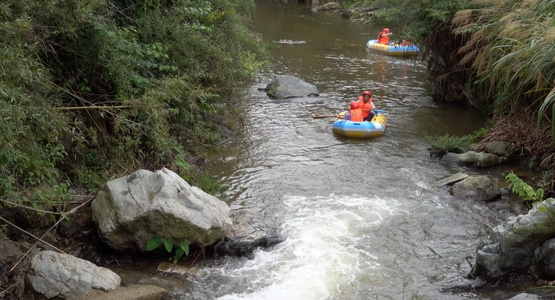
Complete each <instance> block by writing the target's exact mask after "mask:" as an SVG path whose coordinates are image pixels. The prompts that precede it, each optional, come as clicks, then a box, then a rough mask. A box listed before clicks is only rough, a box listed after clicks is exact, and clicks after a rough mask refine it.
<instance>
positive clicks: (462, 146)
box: [425, 134, 474, 156]
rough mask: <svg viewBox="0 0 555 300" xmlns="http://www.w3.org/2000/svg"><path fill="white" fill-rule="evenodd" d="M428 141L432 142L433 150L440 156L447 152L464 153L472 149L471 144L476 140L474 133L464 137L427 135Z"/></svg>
mask: <svg viewBox="0 0 555 300" xmlns="http://www.w3.org/2000/svg"><path fill="white" fill-rule="evenodd" d="M425 138H426V141H428V143H429V144H430V148H431V151H432V152H433V153H435V154H437V155H439V156H443V155H445V154H447V152H454V153H464V152H466V151H468V150H470V146H471V145H472V143H473V142H474V137H473V136H472V135H465V136H462V137H457V136H450V135H448V134H446V135H441V136H440V135H435V136H429V135H426V136H425Z"/></svg>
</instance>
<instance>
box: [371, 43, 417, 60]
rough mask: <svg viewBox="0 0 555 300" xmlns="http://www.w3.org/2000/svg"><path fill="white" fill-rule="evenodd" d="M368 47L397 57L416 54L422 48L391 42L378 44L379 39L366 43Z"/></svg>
mask: <svg viewBox="0 0 555 300" xmlns="http://www.w3.org/2000/svg"><path fill="white" fill-rule="evenodd" d="M366 47H367V48H368V49H369V50H370V51H373V52H377V53H381V54H386V55H390V56H397V57H410V56H415V55H417V54H418V52H419V51H420V48H418V47H416V46H415V45H410V46H399V45H394V44H392V43H391V42H390V43H389V45H384V44H378V40H369V41H368V42H367V43H366Z"/></svg>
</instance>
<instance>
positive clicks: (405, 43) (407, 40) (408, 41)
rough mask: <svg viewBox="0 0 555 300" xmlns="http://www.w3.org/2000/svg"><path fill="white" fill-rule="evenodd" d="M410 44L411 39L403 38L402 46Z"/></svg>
mask: <svg viewBox="0 0 555 300" xmlns="http://www.w3.org/2000/svg"><path fill="white" fill-rule="evenodd" d="M410 45H412V40H411V39H406V40H403V43H402V44H401V46H410Z"/></svg>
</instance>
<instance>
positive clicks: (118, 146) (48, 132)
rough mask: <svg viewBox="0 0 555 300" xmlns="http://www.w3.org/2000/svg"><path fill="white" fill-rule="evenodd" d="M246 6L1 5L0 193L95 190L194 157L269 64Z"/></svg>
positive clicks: (120, 1)
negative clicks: (117, 178) (68, 185)
mask: <svg viewBox="0 0 555 300" xmlns="http://www.w3.org/2000/svg"><path fill="white" fill-rule="evenodd" d="M253 8H254V3H253V1H251V0H234V1H220V0H194V1H193V0H178V1H164V0H141V1H130V0H108V1H85V2H83V1H80V0H67V1H61V0H54V1H46V2H44V1H17V0H6V1H3V2H2V3H1V4H0V22H1V23H2V26H1V29H0V69H1V70H2V72H1V73H0V79H1V80H0V119H1V120H0V194H1V195H6V196H7V198H8V199H10V200H13V201H15V199H19V198H20V197H19V196H18V194H21V193H22V191H24V190H26V189H30V190H34V189H37V188H38V187H39V186H41V185H44V184H46V186H55V185H59V184H60V183H61V182H65V180H66V179H67V178H69V179H70V181H71V185H72V186H85V187H87V188H91V189H94V188H96V187H97V186H98V185H99V184H100V183H101V182H102V181H104V180H106V179H109V178H112V177H115V176H121V175H125V174H126V173H130V172H132V171H134V170H136V169H139V168H147V169H156V168H160V167H162V166H164V165H167V164H169V163H171V162H172V161H173V160H174V157H175V156H176V155H181V156H182V158H183V159H184V160H185V161H189V163H191V164H194V163H195V160H194V159H192V158H195V159H196V160H198V157H201V156H202V155H204V154H205V152H206V151H207V149H209V148H210V147H212V145H214V144H215V143H216V142H218V141H219V139H220V134H219V129H218V128H219V126H226V125H228V122H230V121H227V120H233V118H228V117H226V115H227V114H229V113H230V111H231V110H230V107H232V106H233V105H234V104H233V99H236V97H237V95H238V94H239V93H240V92H241V89H242V88H243V86H244V84H245V83H246V82H247V81H248V80H250V79H251V78H253V75H254V73H255V72H256V71H257V69H258V68H260V67H262V66H263V64H264V62H265V61H266V55H267V54H266V52H265V50H264V49H263V46H262V45H261V44H260V43H259V42H258V41H257V38H256V36H255V35H254V34H253V33H252V31H251V30H250V26H251V12H252V10H253ZM199 179H200V178H199ZM43 190H45V191H46V190H48V189H43ZM29 199H32V197H31V198H29Z"/></svg>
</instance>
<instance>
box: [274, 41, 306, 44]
mask: <svg viewBox="0 0 555 300" xmlns="http://www.w3.org/2000/svg"><path fill="white" fill-rule="evenodd" d="M274 42H275V43H276V44H286V45H297V44H306V41H292V40H279V41H274Z"/></svg>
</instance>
